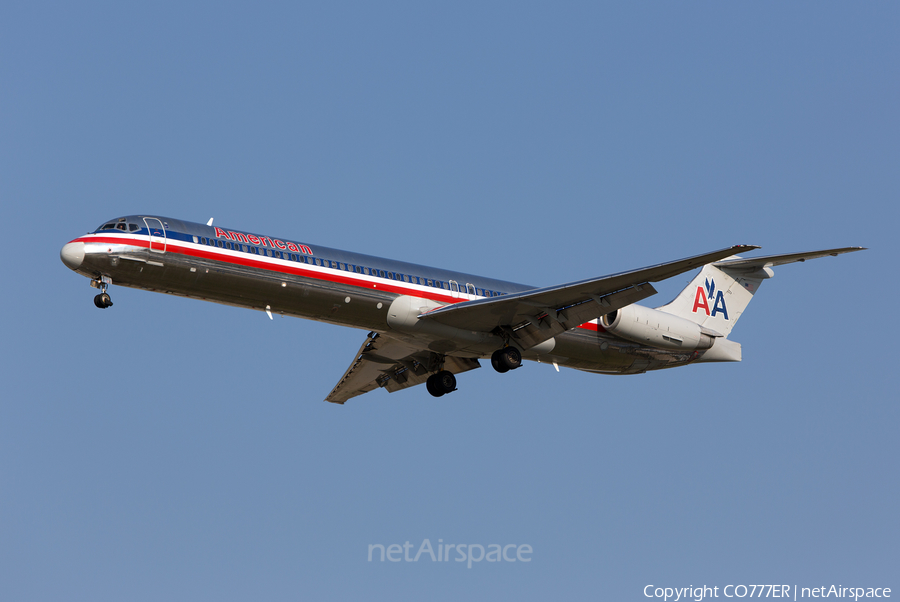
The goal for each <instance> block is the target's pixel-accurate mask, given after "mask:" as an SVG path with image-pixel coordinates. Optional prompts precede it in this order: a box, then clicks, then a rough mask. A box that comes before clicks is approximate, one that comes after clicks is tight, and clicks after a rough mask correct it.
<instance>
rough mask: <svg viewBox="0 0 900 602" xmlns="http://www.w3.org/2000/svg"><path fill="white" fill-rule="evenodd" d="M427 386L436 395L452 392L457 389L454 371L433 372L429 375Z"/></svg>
mask: <svg viewBox="0 0 900 602" xmlns="http://www.w3.org/2000/svg"><path fill="white" fill-rule="evenodd" d="M425 388H426V389H428V392H429V393H431V394H432V395H433V396H434V397H440V396H441V395H446V394H447V393H452V392H453V391H456V377H455V376H453V373H452V372H449V371H447V370H441V371H440V372H438V373H437V374H432V375H431V376H429V377H428V380H426V381H425Z"/></svg>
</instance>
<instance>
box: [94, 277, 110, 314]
mask: <svg viewBox="0 0 900 602" xmlns="http://www.w3.org/2000/svg"><path fill="white" fill-rule="evenodd" d="M106 280H107V279H106V278H101V279H100V280H93V281H91V286H93V287H94V288H99V289H100V294H99V295H96V296H95V297H94V305H96V306H97V307H99V308H100V309H106V308H107V307H112V304H113V302H112V299H110V298H109V295H108V294H107V292H106V287H107V286H109V282H106Z"/></svg>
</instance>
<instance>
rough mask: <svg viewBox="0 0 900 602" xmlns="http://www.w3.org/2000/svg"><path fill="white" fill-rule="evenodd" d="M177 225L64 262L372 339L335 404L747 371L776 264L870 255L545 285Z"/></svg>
mask: <svg viewBox="0 0 900 602" xmlns="http://www.w3.org/2000/svg"><path fill="white" fill-rule="evenodd" d="M212 222H213V220H209V222H208V223H207V224H206V225H203V224H198V223H191V222H185V221H181V220H177V219H172V218H167V217H159V216H150V215H130V216H126V217H120V218H116V219H113V220H110V221H108V222H105V223H103V224H102V225H101V226H100V227H99V228H97V230H95V231H94V232H91V233H89V234H86V235H84V236H81V237H79V238H76V239H75V240H73V241H71V242H69V243H67V244H66V245H65V246H64V247H63V248H62V251H61V252H60V257H61V259H62V261H63V263H64V264H65V265H66V266H68V267H69V268H71V269H72V270H74V271H76V272H77V273H79V274H82V275H83V276H86V277H88V278H90V279H91V286H93V287H94V288H97V289H99V290H100V292H99V294H97V295H96V296H95V297H94V304H95V305H96V306H97V307H99V308H108V307H111V306H112V300H111V298H110V295H109V293H108V292H107V289H108V287H109V285H110V284H117V285H121V286H129V287H132V288H139V289H143V290H148V291H155V292H160V293H168V294H171V295H180V296H183V297H190V298H193V299H202V300H204V301H215V302H216V303H225V304H228V305H236V306H239V307H247V308H250V309H256V310H260V311H265V312H266V313H267V314H268V315H269V317H270V318H271V317H272V314H275V313H277V314H281V315H288V316H297V317H300V318H308V319H311V320H319V321H321V322H329V323H332V324H339V325H342V326H350V327H353V328H360V329H364V330H367V331H369V333H368V335H367V336H366V339H365V341H364V342H363V344H362V346H361V347H360V348H359V351H357V353H356V355H355V356H354V357H353V359H352V361H351V362H350V367H349V368H347V371H346V372H344V374H343V376H341V377H340V379H339V380H338V383H337V385H336V386H335V387H334V389H333V390H332V391H331V393H329V394H328V396H327V397H326V398H325V399H326V401H331V402H334V403H340V404H342V403H344V402H345V401H347V400H348V399H350V398H351V397H356V396H357V395H361V394H363V393H367V392H369V391H371V390H373V389H376V388H379V387H380V388H384V389H387V390H388V391H389V392H394V391H399V390H401V389H405V388H407V387H412V386H414V385H418V384H421V383H425V387H426V388H427V389H428V392H429V393H430V394H431V395H433V396H435V397H440V396H441V395H445V394H447V393H450V392H452V391H455V390H456V375H457V374H459V373H461V372H465V371H467V370H472V369H473V368H478V367H479V366H480V364H479V360H480V359H487V358H490V361H491V365H492V366H493V368H494V369H495V370H496V371H497V372H500V373H504V372H509V371H510V370H515V369H517V368H519V367H520V366H521V365H522V360H525V359H527V360H533V361H537V362H544V363H548V364H552V365H553V366H554V367H556V369H557V370H559V366H566V367H569V368H575V369H578V370H585V371H587V372H596V373H599V374H640V373H642V372H646V371H647V370H659V369H661V368H674V367H676V366H685V365H687V364H695V363H701V362H739V361H740V360H741V345H740V343H736V342H734V341H732V340H731V339H729V338H728V336H729V335H730V334H731V330H732V328H734V325H735V323H737V321H738V319H739V318H740V317H741V314H743V312H744V309H745V308H746V307H747V305H748V303H750V300H751V299H752V298H753V295H754V294H755V293H756V291H757V289H758V288H759V286H760V284H761V283H762V282H763V280H766V279H768V278H771V277H772V275H773V271H772V267H774V266H778V265H782V264H785V263H792V262H796V261H806V260H807V259H814V258H817V257H825V256H829V255H832V256H833V255H839V254H841V253H848V252H851V251H858V250H861V247H845V248H840V249H828V250H824V251H812V252H806V253H792V254H787V255H769V256H765V257H755V258H750V259H745V258H741V257H739V256H738V255H737V254H738V253H744V252H747V251H752V250H754V249H757V248H759V247H755V246H751V245H737V246H734V247H729V248H727V249H721V250H719V251H713V252H711V253H704V254H702V255H696V256H694V257H688V258H687V259H680V260H678V261H670V262H667V263H661V264H659V265H654V266H650V267H646V268H642V269H638V270H631V271H627V272H621V273H618V274H612V275H609V276H602V277H599V278H591V279H588V280H581V281H578V282H569V283H566V284H560V285H557V286H549V287H541V288H536V287H533V286H527V285H524V284H515V283H512V282H504V281H502V280H494V279H492V278H484V277H481V276H474V275H471V274H463V273H459V272H453V271H449V270H442V269H438V268H430V267H426V266H422V265H416V264H413V263H405V262H401V261H392V260H388V259H381V258H378V257H370V256H368V255H360V254H357V253H350V252H347V251H339V250H337V249H330V248H327V247H320V246H318V245H314V244H312V243H308V242H298V241H295V240H288V239H281V238H275V237H274V236H269V235H262V234H251V233H249V232H245V231H242V230H231V229H226V228H219V227H217V226H213V225H212ZM695 268H701V269H700V273H699V274H698V275H697V276H696V277H695V278H694V279H693V281H692V282H691V283H690V284H689V285H688V286H687V288H685V289H684V290H683V291H682V292H681V293H680V294H679V295H678V296H677V297H676V298H675V299H674V300H673V301H672V302H671V303H669V304H668V305H664V306H662V307H658V308H656V309H651V308H649V307H645V306H643V305H637V302H638V301H641V300H643V299H646V298H647V297H650V296H651V295H653V294H655V293H656V290H655V289H654V288H653V285H652V284H651V283H653V282H659V281H661V280H665V279H667V278H671V277H673V276H676V275H678V274H682V273H684V272H687V271H690V270H693V269H695Z"/></svg>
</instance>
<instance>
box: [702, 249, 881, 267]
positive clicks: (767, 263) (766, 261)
mask: <svg viewBox="0 0 900 602" xmlns="http://www.w3.org/2000/svg"><path fill="white" fill-rule="evenodd" d="M865 250H866V248H865V247H843V248H840V249H826V250H824V251H807V252H806V253H785V254H783V255H767V256H765V257H751V258H750V259H742V258H736V259H724V260H722V261H717V262H716V263H714V264H713V265H714V266H716V267H717V268H722V269H724V268H728V269H730V270H761V269H763V268H768V267H772V266H776V265H784V264H786V263H794V262H795V261H806V260H807V259H818V258H819V257H829V256H831V257H837V256H838V255H840V254H842V253H852V252H854V251H865Z"/></svg>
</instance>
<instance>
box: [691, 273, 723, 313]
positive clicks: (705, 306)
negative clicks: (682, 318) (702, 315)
mask: <svg viewBox="0 0 900 602" xmlns="http://www.w3.org/2000/svg"><path fill="white" fill-rule="evenodd" d="M713 299H715V301H714V302H713V304H712V306H713V307H712V311H710V309H709V302H710V301H713ZM698 309H702V310H703V311H704V312H706V315H707V316H712V317H713V318H715V317H716V315H717V314H722V317H723V318H725V319H726V320H727V319H728V308H726V307H725V295H724V294H723V293H722V291H717V290H716V281H715V279H713V280H710V279H709V278H707V279H706V290H703V287H702V286H698V287H697V294H696V295H695V296H694V309H692V310H691V311H692V312H693V313H697V310H698Z"/></svg>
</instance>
